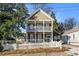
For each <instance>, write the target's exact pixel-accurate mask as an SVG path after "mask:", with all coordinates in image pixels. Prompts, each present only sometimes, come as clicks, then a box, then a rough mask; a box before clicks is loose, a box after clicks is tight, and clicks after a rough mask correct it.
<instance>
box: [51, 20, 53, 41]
mask: <svg viewBox="0 0 79 59" xmlns="http://www.w3.org/2000/svg"><path fill="white" fill-rule="evenodd" d="M51 34H52V35H51V36H52V37H51V38H52V39H51V41H53V21H51Z"/></svg>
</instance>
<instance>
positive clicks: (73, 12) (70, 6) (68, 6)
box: [27, 3, 79, 22]
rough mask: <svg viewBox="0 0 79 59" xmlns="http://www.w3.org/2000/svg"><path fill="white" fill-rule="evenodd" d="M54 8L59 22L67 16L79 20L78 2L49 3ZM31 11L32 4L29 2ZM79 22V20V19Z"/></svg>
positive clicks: (30, 10) (28, 5)
mask: <svg viewBox="0 0 79 59" xmlns="http://www.w3.org/2000/svg"><path fill="white" fill-rule="evenodd" d="M48 6H50V7H51V8H53V10H54V13H55V15H56V18H57V20H58V21H59V22H63V21H64V20H65V19H67V18H71V17H74V18H75V19H76V21H78V20H79V4H78V3H48ZM27 7H28V10H29V13H31V12H32V11H33V8H32V5H30V4H27ZM78 22H79V21H78Z"/></svg>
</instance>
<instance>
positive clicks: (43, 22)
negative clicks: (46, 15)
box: [43, 20, 45, 42]
mask: <svg viewBox="0 0 79 59" xmlns="http://www.w3.org/2000/svg"><path fill="white" fill-rule="evenodd" d="M44 32H45V31H44V20H43V42H45V33H44Z"/></svg>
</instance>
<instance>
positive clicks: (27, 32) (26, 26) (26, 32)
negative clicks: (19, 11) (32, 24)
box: [26, 21, 28, 43]
mask: <svg viewBox="0 0 79 59" xmlns="http://www.w3.org/2000/svg"><path fill="white" fill-rule="evenodd" d="M26 23H27V24H26V27H28V21H26ZM26 43H28V28H26Z"/></svg>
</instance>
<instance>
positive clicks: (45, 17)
mask: <svg viewBox="0 0 79 59" xmlns="http://www.w3.org/2000/svg"><path fill="white" fill-rule="evenodd" d="M34 16H35V17H36V18H37V19H36V20H37V21H43V20H44V21H51V19H50V18H49V17H47V16H46V15H45V14H43V13H42V12H41V11H39V12H38V13H37V14H35V15H34ZM29 20H30V19H29Z"/></svg>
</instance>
